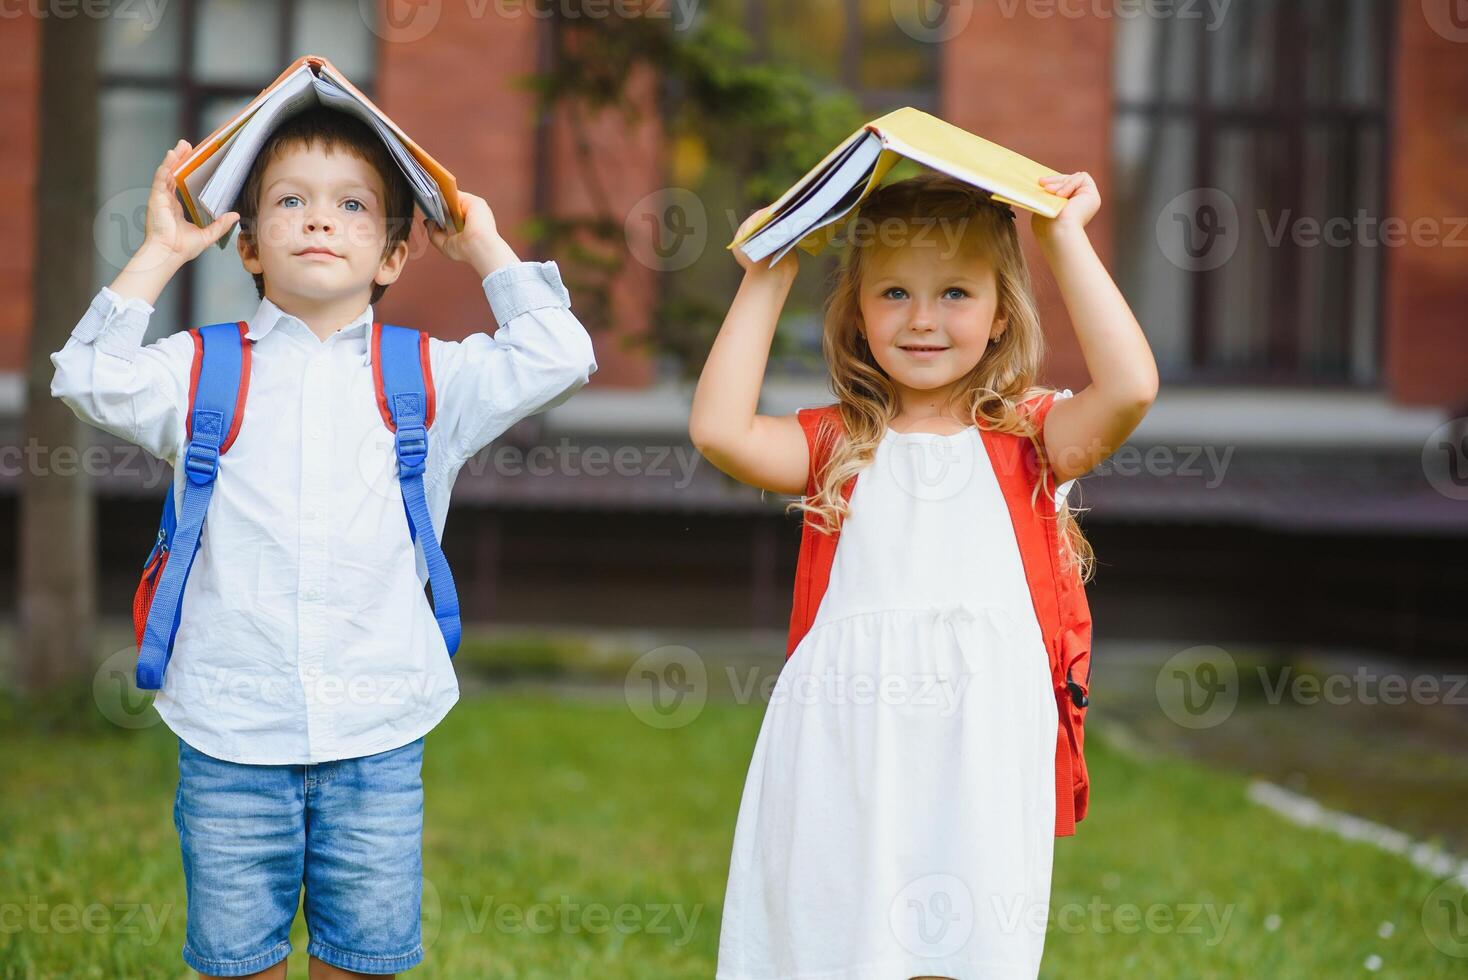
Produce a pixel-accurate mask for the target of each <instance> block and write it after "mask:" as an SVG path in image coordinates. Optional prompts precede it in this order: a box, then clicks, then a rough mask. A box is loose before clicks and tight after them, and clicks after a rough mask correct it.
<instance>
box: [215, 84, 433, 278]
mask: <svg viewBox="0 0 1468 980" xmlns="http://www.w3.org/2000/svg"><path fill="white" fill-rule="evenodd" d="M318 144H319V145H320V146H321V147H322V148H323V149H325V150H326V151H328V152H332V153H336V152H346V153H350V154H352V155H353V156H355V157H357V158H358V159H359V160H362V161H363V162H364V163H366V164H367V165H368V166H370V167H371V168H372V169H373V170H375V171H377V175H378V176H379V177H381V178H382V186H383V190H384V199H383V202H382V203H383V215H384V217H385V219H386V223H387V245H386V247H385V248H384V249H383V252H382V255H383V258H386V257H387V256H388V255H391V254H392V251H393V249H395V248H397V246H398V244H399V243H401V242H405V241H407V240H408V233H409V232H411V231H412V230H413V190H412V187H411V185H409V183H408V178H407V177H405V176H403V172H402V171H401V170H399V169H398V165H397V164H396V163H394V162H393V159H392V157H391V156H390V155H389V154H388V151H387V147H385V146H383V145H382V140H380V139H379V138H378V137H377V134H376V133H375V132H373V131H372V129H371V127H369V126H368V125H367V124H366V123H364V122H362V120H360V119H358V118H356V117H355V116H349V115H347V114H346V113H344V112H339V111H337V110H336V109H329V108H327V107H326V106H315V107H313V108H310V109H306V110H305V111H303V112H300V113H297V114H296V115H294V116H291V117H290V118H289V119H287V120H286V121H285V122H283V123H281V124H280V126H278V127H277V128H276V129H275V131H274V132H272V133H271V134H270V136H269V138H267V139H266V140H265V145H264V146H263V147H261V148H260V153H259V155H258V156H256V157H255V161H254V162H253V163H252V164H251V165H250V172H249V174H248V175H247V176H246V178H245V186H244V187H243V188H241V189H240V196H239V197H238V198H237V199H236V200H235V205H234V208H233V210H235V211H237V212H238V213H239V216H240V220H239V226H240V238H241V239H242V240H244V241H245V242H247V243H248V244H249V245H250V246H251V247H252V248H258V247H259V246H258V244H257V242H256V238H255V226H256V222H257V220H258V218H259V214H260V185H261V184H262V183H263V181H264V179H265V168H266V167H267V166H268V165H269V163H270V161H271V160H273V159H275V158H276V157H278V156H279V155H280V154H281V153H282V152H283V151H284V150H286V149H288V148H290V147H293V146H300V147H304V148H310V147H312V146H315V145H318ZM255 291H256V292H257V293H259V294H260V296H261V298H264V296H265V276H264V275H261V274H258V273H257V274H256V275H255ZM385 292H387V287H386V286H382V285H379V284H377V283H373V284H372V299H371V302H373V303H376V302H377V301H378V300H379V299H381V298H382V294H383V293H385Z"/></svg>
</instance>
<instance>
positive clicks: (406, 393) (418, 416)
mask: <svg viewBox="0 0 1468 980" xmlns="http://www.w3.org/2000/svg"><path fill="white" fill-rule="evenodd" d="M372 345H373V347H372V364H373V369H372V380H373V383H374V385H375V387H376V389H377V404H378V408H379V410H380V411H381V412H382V417H383V422H385V423H386V424H387V427H388V429H389V430H391V431H392V432H394V433H395V445H396V448H397V456H398V484H399V485H400V486H401V487H402V490H403V510H404V511H406V512H407V515H408V533H409V535H411V537H412V539H413V541H415V542H416V543H417V544H419V545H420V546H422V548H423V563H424V565H426V566H427V567H428V583H429V586H430V588H431V589H432V590H433V617H434V618H435V619H437V620H438V628H439V630H440V631H441V632H442V633H443V639H444V644H445V645H446V646H447V647H448V651H449V656H450V657H452V656H453V655H454V654H455V653H456V652H458V649H459V635H460V625H459V593H458V590H457V589H456V588H455V587H454V575H453V573H452V572H451V571H449V563H448V560H447V559H446V558H444V556H443V549H442V548H441V547H440V545H439V541H438V534H437V532H436V531H435V530H434V528H433V522H432V520H431V519H430V517H429V514H428V501H427V500H426V499H425V498H424V495H423V471H424V468H425V463H426V462H427V459H428V429H429V427H431V426H432V425H433V398H434V395H433V378H432V371H431V368H430V366H429V363H428V335H427V334H426V333H424V332H422V331H420V330H414V329H412V328H411V327H397V326H393V325H391V324H386V323H374V324H373V325H372Z"/></svg>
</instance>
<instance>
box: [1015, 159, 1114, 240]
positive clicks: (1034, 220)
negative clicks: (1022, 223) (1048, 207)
mask: <svg viewBox="0 0 1468 980" xmlns="http://www.w3.org/2000/svg"><path fill="white" fill-rule="evenodd" d="M1040 185H1041V186H1042V187H1044V188H1045V189H1046V190H1047V191H1049V192H1050V193H1052V194H1055V195H1058V196H1059V197H1063V198H1066V199H1067V200H1066V204H1065V207H1063V208H1061V209H1060V214H1058V215H1057V216H1055V217H1054V218H1047V217H1045V216H1044V215H1043V214H1035V215H1032V216H1031V218H1030V229H1031V230H1032V231H1033V232H1034V233H1035V237H1036V238H1046V237H1050V236H1053V235H1055V234H1057V233H1064V232H1069V231H1074V232H1079V231H1081V230H1082V229H1083V228H1085V227H1086V224H1087V222H1089V221H1090V220H1091V219H1092V218H1094V217H1095V216H1096V212H1097V211H1099V210H1100V209H1101V192H1100V191H1098V190H1097V189H1096V182H1095V181H1094V180H1092V179H1091V175H1090V174H1088V173H1086V172H1085V171H1084V170H1082V171H1079V172H1078V173H1073V174H1055V175H1053V176H1047V177H1041V178H1040Z"/></svg>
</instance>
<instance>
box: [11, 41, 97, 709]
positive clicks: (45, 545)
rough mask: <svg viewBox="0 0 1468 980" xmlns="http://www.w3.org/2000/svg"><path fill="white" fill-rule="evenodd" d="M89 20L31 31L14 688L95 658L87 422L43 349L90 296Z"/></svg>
mask: <svg viewBox="0 0 1468 980" xmlns="http://www.w3.org/2000/svg"><path fill="white" fill-rule="evenodd" d="M98 55H99V50H98V21H97V18H95V17H54V16H53V17H46V18H43V20H42V27H41V85H40V93H39V95H40V112H39V116H40V165H39V167H38V168H37V183H36V251H35V262H36V264H35V273H34V277H33V301H34V302H33V310H34V320H33V326H32V329H31V340H30V350H29V352H28V354H27V358H26V410H25V425H24V428H23V431H24V433H25V438H26V443H25V444H26V445H27V446H28V447H29V446H34V447H37V448H36V450H35V451H34V452H27V453H26V454H25V455H24V456H23V458H24V459H25V460H26V463H27V465H25V466H24V467H22V473H21V480H20V500H19V515H20V535H19V538H20V570H19V592H20V596H19V622H18V624H17V627H18V628H17V630H16V648H15V663H16V668H17V669H16V674H17V680H18V682H19V685H20V687H21V689H22V690H25V691H30V692H36V691H40V690H45V689H50V688H57V687H63V686H72V685H75V684H77V683H78V682H80V681H81V680H82V679H83V678H85V677H86V676H87V675H88V674H90V672H91V670H92V663H93V659H94V656H95V654H96V650H95V647H96V568H95V565H96V557H95V555H96V550H95V544H94V537H95V535H94V530H93V528H94V513H93V508H92V499H91V487H90V485H89V482H90V481H89V478H88V476H87V474H86V473H85V471H84V468H83V467H82V466H81V465H80V460H81V458H82V457H83V456H84V455H85V453H86V450H87V447H88V446H89V445H90V443H91V429H90V428H88V427H87V426H85V425H84V424H83V423H82V422H81V421H80V420H78V419H77V417H76V416H75V415H73V414H72V412H71V410H70V409H69V408H67V407H66V406H65V405H64V404H62V403H61V402H60V401H59V400H58V399H55V398H52V397H51V378H52V376H53V375H54V373H55V369H54V367H53V366H52V364H51V359H50V355H51V354H52V352H54V351H58V350H60V349H61V347H62V346H63V345H64V344H65V343H66V339H67V336H68V335H69V333H70V331H71V328H72V326H73V325H74V324H75V323H76V321H77V319H78V318H79V317H80V316H81V314H82V311H83V310H84V309H86V304H87V302H88V300H89V299H90V298H91V294H92V292H93V288H92V276H93V257H94V256H95V255H96V248H95V246H94V244H93V237H92V222H93V220H94V218H95V216H96V210H97V203H96V198H97V156H98V149H97V146H98V136H97V126H98V118H97V117H98V110H97V101H98V93H97V72H98V64H97V62H98Z"/></svg>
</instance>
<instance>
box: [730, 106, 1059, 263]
mask: <svg viewBox="0 0 1468 980" xmlns="http://www.w3.org/2000/svg"><path fill="white" fill-rule="evenodd" d="M903 157H906V158H907V159H909V160H913V161H914V162H916V163H920V164H922V165H923V166H925V167H930V168H932V169H933V170H937V171H941V172H942V173H946V174H948V175H949V176H951V177H954V178H957V179H958V180H962V181H965V182H967V183H970V184H973V185H974V186H976V187H980V188H983V189H984V190H986V191H988V192H989V193H990V194H992V195H993V197H994V199H995V200H998V201H1003V202H1004V203H1007V204H1011V205H1014V206H1015V207H1020V208H1025V209H1026V210H1029V211H1034V212H1037V213H1039V214H1043V215H1045V216H1046V217H1049V218H1053V217H1055V216H1056V215H1058V214H1059V213H1060V209H1061V208H1062V207H1064V206H1065V198H1063V197H1059V196H1057V195H1055V194H1052V193H1050V192H1049V191H1047V190H1045V189H1044V188H1043V187H1041V186H1040V183H1039V180H1040V178H1041V177H1042V176H1046V175H1050V174H1055V173H1057V171H1055V170H1052V169H1050V168H1049V167H1045V166H1042V165H1041V164H1038V163H1036V162H1035V161H1033V160H1031V159H1029V158H1028V157H1025V156H1022V155H1020V154H1018V153H1016V152H1014V151H1013V150H1010V149H1008V148H1006V147H1003V146H1000V145H999V144H998V143H993V142H990V141H989V140H986V139H984V138H983V137H981V136H976V135H974V134H973V133H970V132H968V131H966V130H963V129H960V128H959V127H957V126H955V125H953V124H952V123H949V122H946V121H944V120H942V119H939V118H938V117H937V116H933V115H930V114H929V113H926V112H923V111H922V110H920V109H914V108H912V107H911V106H908V107H904V108H902V109H897V110H896V111H894V112H889V113H888V114H887V115H885V116H882V117H881V118H879V119H874V120H873V121H871V122H869V123H867V124H866V125H865V126H863V127H862V128H861V129H858V130H857V131H856V132H854V133H852V134H851V135H850V136H849V137H847V138H846V139H845V140H843V141H842V142H841V144H840V145H838V146H837V147H836V148H835V149H833V150H832V151H831V152H830V153H828V154H826V156H825V158H824V159H822V160H821V162H820V163H818V164H816V165H815V166H814V167H812V168H811V169H810V170H809V171H808V172H807V173H806V174H805V176H803V177H801V178H800V180H798V181H796V182H795V184H793V185H792V186H791V187H790V189H789V190H787V191H786V192H785V193H784V194H783V195H781V197H780V198H779V200H777V201H775V202H774V203H773V204H771V205H770V206H769V207H768V208H766V209H765V214H764V215H763V216H762V218H761V219H760V220H759V221H758V222H756V223H755V224H753V225H751V226H750V227H749V228H748V229H747V230H746V231H745V233H744V234H743V235H739V236H736V237H735V239H734V240H733V241H732V242H730V243H729V244H728V245H727V246H725V247H726V248H730V249H732V248H737V247H740V246H742V245H744V244H745V243H746V242H749V241H750V240H752V239H754V238H756V237H757V236H758V235H759V234H760V232H761V231H762V230H764V229H765V228H767V227H770V226H773V225H778V224H779V223H781V222H782V221H783V222H785V223H786V225H787V227H786V228H784V229H783V230H782V231H781V232H780V233H779V234H777V235H776V236H774V238H773V239H770V238H769V237H768V236H767V238H766V240H764V241H763V242H762V243H761V247H760V248H759V249H755V250H750V249H746V254H750V255H751V257H753V258H756V259H757V260H758V259H763V258H764V257H766V256H768V255H772V254H777V253H778V255H777V258H776V259H775V261H778V256H783V255H784V254H785V252H787V251H789V249H790V248H791V247H793V245H797V244H798V245H799V246H800V248H801V249H803V250H804V251H806V252H808V253H810V254H811V255H818V254H820V252H821V250H822V249H824V248H825V247H826V245H828V244H829V243H830V241H831V239H832V238H833V237H834V236H835V235H836V233H837V232H838V231H839V230H840V228H841V226H842V224H844V222H845V220H846V219H847V218H849V217H851V216H852V215H853V214H854V213H855V211H856V208H857V206H858V205H860V204H861V202H862V201H864V200H865V199H866V198H867V196H868V195H869V194H871V192H872V191H874V190H876V189H877V187H878V186H880V185H881V183H882V178H884V177H885V176H886V175H887V173H888V171H890V170H891V169H892V167H893V166H894V165H895V164H896V163H897V161H898V160H899V159H902V158H903ZM793 236H799V237H798V239H796V238H794V237H793ZM782 239H783V240H784V241H782ZM760 251H762V252H763V254H756V253H757V252H760Z"/></svg>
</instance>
